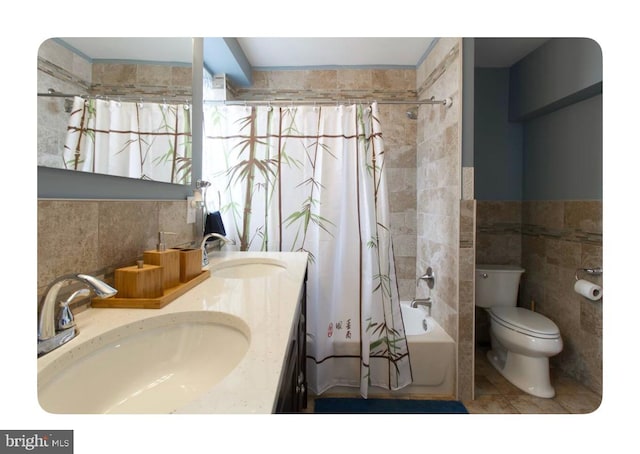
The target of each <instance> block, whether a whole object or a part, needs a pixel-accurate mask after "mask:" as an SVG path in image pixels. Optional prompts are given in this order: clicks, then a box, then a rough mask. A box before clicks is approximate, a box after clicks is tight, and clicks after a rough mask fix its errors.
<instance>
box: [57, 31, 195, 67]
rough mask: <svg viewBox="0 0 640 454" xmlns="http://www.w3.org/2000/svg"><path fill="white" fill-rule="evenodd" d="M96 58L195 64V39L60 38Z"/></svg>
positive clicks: (88, 55)
mask: <svg viewBox="0 0 640 454" xmlns="http://www.w3.org/2000/svg"><path fill="white" fill-rule="evenodd" d="M60 39H61V40H62V41H64V42H66V43H67V44H68V45H70V46H71V47H73V48H75V49H77V50H79V51H80V52H82V53H83V54H84V55H86V56H87V57H89V58H91V59H92V60H94V59H97V60H138V61H157V62H180V63H191V62H192V61H193V58H192V56H191V54H192V48H193V43H192V38H138V37H136V38H124V37H117V38H60Z"/></svg>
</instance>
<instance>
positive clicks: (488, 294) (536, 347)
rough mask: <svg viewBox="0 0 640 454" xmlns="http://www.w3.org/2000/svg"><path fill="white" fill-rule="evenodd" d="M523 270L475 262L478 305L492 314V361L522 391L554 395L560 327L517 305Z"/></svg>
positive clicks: (560, 348) (548, 395) (559, 346)
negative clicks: (552, 371) (552, 361)
mask: <svg viewBox="0 0 640 454" xmlns="http://www.w3.org/2000/svg"><path fill="white" fill-rule="evenodd" d="M522 273H524V269H522V268H520V267H518V266H510V265H476V285H475V287H476V295H475V298H476V306H478V307H482V308H484V309H485V310H486V311H487V313H488V314H489V319H490V333H491V350H490V351H489V352H488V353H487V357H488V359H489V362H490V363H491V364H492V365H493V367H495V368H496V369H497V370H498V371H499V372H500V373H501V374H502V375H503V376H504V377H505V378H506V379H507V380H509V381H510V382H511V383H513V384H514V385H515V386H517V387H518V388H520V389H521V390H523V391H525V392H527V393H529V394H532V395H534V396H538V397H546V398H550V397H553V396H554V395H555V390H554V389H553V387H552V386H551V381H550V379H549V358H550V357H551V356H554V355H557V354H558V353H560V352H561V351H562V337H561V336H560V330H559V329H558V326H557V325H556V324H555V323H553V322H552V321H551V320H549V319H548V318H547V317H545V316H544V315H542V314H539V313H537V312H533V311H530V310H528V309H525V308H522V307H516V304H517V302H518V286H519V285H520V277H521V276H522Z"/></svg>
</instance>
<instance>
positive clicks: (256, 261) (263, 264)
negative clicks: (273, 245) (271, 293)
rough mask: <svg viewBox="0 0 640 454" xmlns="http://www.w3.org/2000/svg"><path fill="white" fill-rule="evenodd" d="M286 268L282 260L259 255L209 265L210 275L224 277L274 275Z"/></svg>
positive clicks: (237, 277)
mask: <svg viewBox="0 0 640 454" xmlns="http://www.w3.org/2000/svg"><path fill="white" fill-rule="evenodd" d="M286 269H287V265H286V263H284V262H281V261H279V260H275V259H269V258H261V257H247V258H240V259H232V260H224V261H222V262H219V263H216V264H214V265H213V266H212V267H211V275H212V276H216V277H222V278H225V279H252V278H262V277H270V276H275V275H277V274H278V273H281V272H283V271H284V270H286Z"/></svg>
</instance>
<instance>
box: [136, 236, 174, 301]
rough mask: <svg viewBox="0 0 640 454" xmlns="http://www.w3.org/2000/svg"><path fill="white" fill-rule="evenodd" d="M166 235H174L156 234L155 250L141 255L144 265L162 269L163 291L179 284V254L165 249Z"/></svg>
mask: <svg viewBox="0 0 640 454" xmlns="http://www.w3.org/2000/svg"><path fill="white" fill-rule="evenodd" d="M166 234H170V235H175V233H172V232H158V244H157V245H156V249H155V250H151V251H144V253H143V254H142V257H143V259H144V263H148V264H150V265H156V266H161V267H162V268H163V269H164V271H163V288H164V289H165V290H166V289H168V288H171V287H175V286H177V285H179V284H180V252H178V251H177V250H176V249H167V246H166V245H165V243H164V236H165V235H166Z"/></svg>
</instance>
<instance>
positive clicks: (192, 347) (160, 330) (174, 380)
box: [38, 311, 250, 413]
mask: <svg viewBox="0 0 640 454" xmlns="http://www.w3.org/2000/svg"><path fill="white" fill-rule="evenodd" d="M81 335H82V332H81V333H80V336H81ZM249 338H250V333H249V328H248V326H247V325H246V323H245V322H243V321H242V320H241V319H239V318H238V317H235V316H232V315H230V314H225V313H221V312H200V311H198V312H180V313H175V314H166V315H160V316H156V317H151V318H148V319H145V320H140V321H138V322H134V323H131V324H128V325H125V326H122V327H119V328H116V329H113V330H111V331H109V332H107V333H105V334H103V335H102V336H100V337H98V338H95V339H91V340H88V341H86V342H83V343H81V344H79V345H77V346H75V347H74V348H72V349H71V350H69V351H68V352H65V353H64V354H63V355H62V356H61V357H60V358H58V359H57V360H55V361H54V362H53V363H51V364H50V365H49V366H47V367H45V368H44V369H43V370H42V371H41V372H40V373H39V374H38V398H39V401H40V405H41V407H42V408H43V409H44V410H46V411H48V412H51V413H171V412H173V411H175V410H176V409H177V408H179V407H181V406H183V405H185V404H187V403H188V402H190V401H192V400H193V399H195V398H196V397H198V396H200V395H202V394H203V393H205V392H206V391H207V390H208V389H210V388H211V387H212V386H214V385H215V384H216V383H218V382H219V381H221V380H222V379H223V378H224V377H226V376H227V375H228V374H229V373H230V372H231V371H233V370H234V369H235V367H236V366H237V365H238V363H239V362H240V361H241V360H242V358H243V357H244V355H245V354H246V352H247V350H248V348H249Z"/></svg>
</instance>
